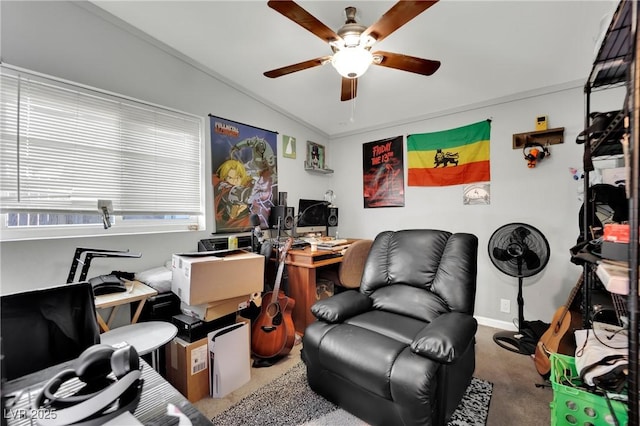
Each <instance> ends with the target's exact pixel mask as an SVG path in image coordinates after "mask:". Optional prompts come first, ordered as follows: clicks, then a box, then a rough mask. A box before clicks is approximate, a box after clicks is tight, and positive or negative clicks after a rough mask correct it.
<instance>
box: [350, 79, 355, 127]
mask: <svg viewBox="0 0 640 426" xmlns="http://www.w3.org/2000/svg"><path fill="white" fill-rule="evenodd" d="M355 82H356V80H355V79H353V80H351V93H352V94H353V97H352V98H351V118H349V122H350V123H354V122H355V121H356V96H355V93H354V92H355V88H356V87H355V86H356V83H355Z"/></svg>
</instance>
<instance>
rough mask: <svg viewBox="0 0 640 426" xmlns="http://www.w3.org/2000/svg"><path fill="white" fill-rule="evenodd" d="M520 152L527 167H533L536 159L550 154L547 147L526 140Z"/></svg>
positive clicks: (540, 159)
mask: <svg viewBox="0 0 640 426" xmlns="http://www.w3.org/2000/svg"><path fill="white" fill-rule="evenodd" d="M522 154H523V155H524V159H525V160H527V167H529V168H533V167H535V166H536V163H537V162H538V161H542V160H543V159H544V158H545V157H548V156H550V155H551V153H550V152H549V148H547V147H546V146H543V145H542V144H541V143H538V142H527V143H525V144H524V146H523V147H522Z"/></svg>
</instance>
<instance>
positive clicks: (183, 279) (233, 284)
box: [171, 250, 265, 305]
mask: <svg viewBox="0 0 640 426" xmlns="http://www.w3.org/2000/svg"><path fill="white" fill-rule="evenodd" d="M264 264H265V260H264V256H261V255H259V254H255V253H250V252H246V251H243V250H234V251H231V252H227V253H224V254H223V253H216V254H215V255H213V254H206V253H205V254H204V255H203V253H182V254H174V255H173V257H172V262H171V270H172V278H171V291H173V292H174V293H175V294H177V295H178V297H180V300H181V301H183V302H184V303H186V304H187V305H201V304H205V303H210V302H215V301H219V300H226V299H231V298H234V297H240V296H243V295H246V294H251V293H256V292H261V291H262V290H263V288H264Z"/></svg>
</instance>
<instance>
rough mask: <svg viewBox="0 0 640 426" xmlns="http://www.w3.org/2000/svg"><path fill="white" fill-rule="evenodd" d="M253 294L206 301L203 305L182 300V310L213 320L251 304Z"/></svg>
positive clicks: (204, 319) (202, 318)
mask: <svg viewBox="0 0 640 426" xmlns="http://www.w3.org/2000/svg"><path fill="white" fill-rule="evenodd" d="M251 298H252V295H251V294H247V295H244V296H239V297H233V298H231V299H226V300H219V301H217V302H211V303H206V304H203V305H187V304H186V303H184V302H182V303H181V304H180V310H181V311H182V312H184V313H186V314H187V315H191V316H194V317H196V318H198V319H201V320H203V321H213V320H215V319H218V318H220V317H223V316H225V315H229V314H231V313H234V312H238V311H239V310H241V309H245V308H247V307H248V306H249V302H250V301H251Z"/></svg>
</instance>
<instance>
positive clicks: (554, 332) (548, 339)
mask: <svg viewBox="0 0 640 426" xmlns="http://www.w3.org/2000/svg"><path fill="white" fill-rule="evenodd" d="M583 282H584V276H583V275H582V274H580V278H579V279H578V282H577V283H576V285H575V287H573V290H571V294H569V299H568V300H567V303H565V305H564V306H562V307H561V308H559V309H558V310H557V311H556V313H555V314H554V315H553V320H552V321H551V325H550V326H549V328H548V329H547V331H545V332H544V334H543V335H542V336H541V337H540V340H538V344H537V345H536V350H535V353H534V355H533V361H534V364H535V365H536V370H538V373H539V374H540V375H541V376H542V377H546V376H547V375H549V373H550V372H551V360H550V354H551V353H560V354H563V355H573V354H574V353H575V350H576V342H575V337H574V335H573V332H574V331H575V330H577V329H580V328H581V325H582V316H581V315H580V313H579V312H572V311H570V310H569V307H570V306H571V304H572V303H573V299H574V298H575V297H576V294H578V291H579V290H580V287H581V286H582V283H583Z"/></svg>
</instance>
